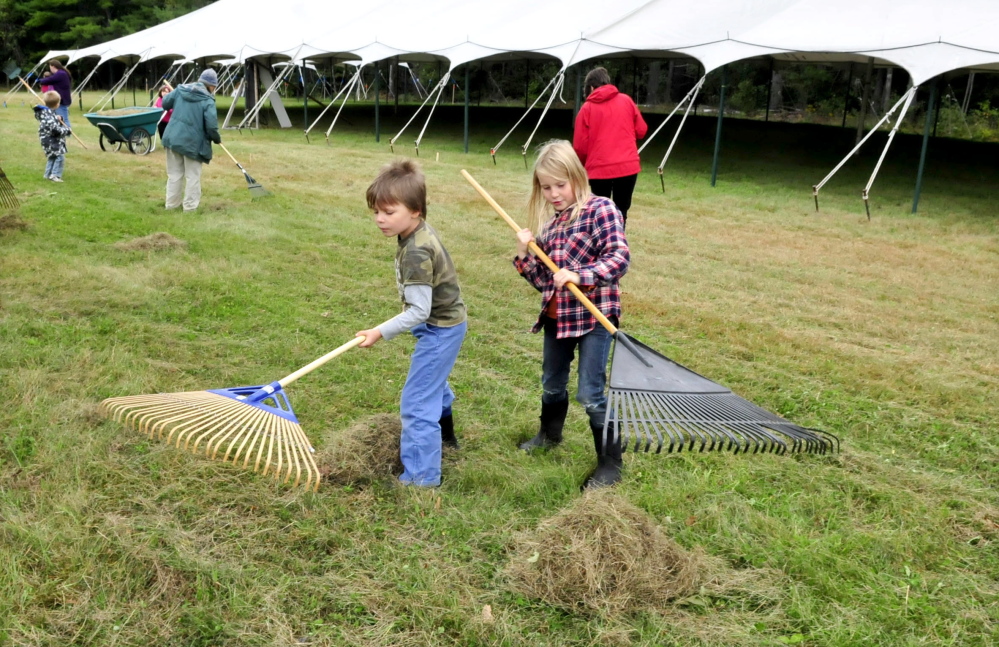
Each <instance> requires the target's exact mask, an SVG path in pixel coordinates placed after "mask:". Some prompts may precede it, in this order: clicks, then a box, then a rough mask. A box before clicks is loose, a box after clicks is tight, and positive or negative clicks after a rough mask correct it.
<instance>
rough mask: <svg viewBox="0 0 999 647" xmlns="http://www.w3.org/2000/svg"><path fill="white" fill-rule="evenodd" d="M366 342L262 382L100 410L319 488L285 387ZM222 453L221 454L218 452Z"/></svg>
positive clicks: (133, 400) (120, 401) (145, 398)
mask: <svg viewBox="0 0 999 647" xmlns="http://www.w3.org/2000/svg"><path fill="white" fill-rule="evenodd" d="M363 341H364V337H355V338H354V339H351V340H350V341H349V342H347V343H346V344H343V345H342V346H340V347H339V348H337V349H335V350H332V351H330V352H329V353H327V354H325V355H323V356H322V357H320V358H319V359H317V360H315V361H314V362H312V363H310V364H308V365H306V366H303V367H302V368H300V369H298V370H297V371H295V372H294V373H292V374H291V375H288V376H287V377H285V378H283V379H281V380H278V381H277V382H272V383H271V384H268V385H261V386H239V387H234V388H228V389H211V390H208V391H189V392H185V393H156V394H151V395H132V396H124V397H118V398H108V399H106V400H104V401H103V402H101V406H100V411H101V413H102V414H104V415H105V416H107V417H109V418H113V419H114V420H116V421H118V422H121V423H123V424H124V425H125V426H127V427H131V428H133V429H136V430H138V431H141V432H143V433H145V434H147V435H148V436H149V437H150V438H153V437H156V438H163V437H164V436H165V437H166V441H167V443H168V444H171V443H172V444H174V445H175V446H176V447H178V448H180V447H181V443H183V449H185V450H186V449H190V450H191V451H192V452H193V453H195V454H198V453H199V452H202V449H203V452H204V455H205V456H207V457H208V458H211V459H213V460H221V461H222V462H223V463H224V462H227V461H231V462H232V464H233V465H236V464H238V463H240V461H242V466H243V467H244V468H249V467H250V464H251V462H252V464H253V471H254V472H257V471H260V469H261V467H262V468H263V475H265V476H266V475H267V474H268V473H269V472H270V471H271V469H272V468H273V473H274V479H275V480H280V479H281V475H282V472H283V473H284V481H283V482H284V483H287V482H288V481H289V480H290V479H291V477H292V474H294V475H295V482H294V484H293V486H294V487H298V485H299V484H300V483H301V481H302V472H303V471H304V472H305V483H304V487H305V489H306V490H308V489H310V488H311V489H312V490H313V491H316V490H318V489H319V468H318V467H317V466H316V462H315V461H314V460H313V458H312V454H313V452H314V451H315V449H313V447H312V444H311V443H310V442H309V439H308V437H307V436H306V435H305V432H304V431H303V430H302V427H301V426H300V425H299V424H298V418H296V417H295V412H294V411H293V410H292V408H291V402H289V401H288V396H286V395H285V393H284V387H286V386H288V385H289V384H291V383H292V382H294V381H295V380H297V379H298V378H300V377H303V376H304V375H307V374H309V373H311V372H312V371H314V370H315V369H317V368H319V367H320V366H322V365H323V364H325V363H326V362H328V361H330V360H331V359H333V358H334V357H336V356H338V355H340V354H342V353H345V352H346V351H348V350H350V349H351V348H353V347H355V346H357V345H358V344H360V343H361V342H363ZM220 453H221V455H220Z"/></svg>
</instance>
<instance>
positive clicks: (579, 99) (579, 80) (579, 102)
mask: <svg viewBox="0 0 999 647" xmlns="http://www.w3.org/2000/svg"><path fill="white" fill-rule="evenodd" d="M582 107H583V66H582V65H579V64H577V65H576V105H575V106H573V108H572V123H573V124H575V123H576V115H578V114H579V109H580V108H582Z"/></svg>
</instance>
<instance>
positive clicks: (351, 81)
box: [305, 68, 360, 141]
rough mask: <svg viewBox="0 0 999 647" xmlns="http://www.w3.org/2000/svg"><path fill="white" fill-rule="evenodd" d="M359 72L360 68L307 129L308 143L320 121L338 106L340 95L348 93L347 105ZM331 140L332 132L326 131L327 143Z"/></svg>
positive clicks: (331, 127)
mask: <svg viewBox="0 0 999 647" xmlns="http://www.w3.org/2000/svg"><path fill="white" fill-rule="evenodd" d="M359 71H360V68H358V70H356V71H355V72H354V76H353V77H351V79H350V81H348V82H347V83H344V84H343V87H341V88H340V90H339V91H338V92H337V93H336V95H335V96H334V97H333V99H332V100H331V101H330V102H329V103H328V104H327V105H326V107H325V108H323V111H322V112H320V113H319V116H318V117H316V120H315V121H313V122H312V124H310V125H309V127H308V128H306V129H305V139H306V141H308V139H309V133H310V132H312V129H313V128H315V127H316V124H318V123H319V122H320V120H322V118H323V117H324V116H325V115H326V113H327V112H328V111H329V109H330V108H332V107H333V106H334V105H335V104H336V100H337V99H339V98H340V95H342V94H344V93H346V95H347V96H345V97H344V102H345V103H346V101H347V97H349V96H350V88H351V87H353V84H354V83H355V82H356V81H357V74H358V72H359ZM339 114H340V111H339V110H338V111H337V115H339ZM333 123H336V119H334V120H333ZM330 130H333V126H330ZM329 138H330V131H329V130H327V131H326V139H327V141H328V140H329Z"/></svg>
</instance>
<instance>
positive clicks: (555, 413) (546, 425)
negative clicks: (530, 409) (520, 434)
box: [520, 398, 569, 452]
mask: <svg viewBox="0 0 999 647" xmlns="http://www.w3.org/2000/svg"><path fill="white" fill-rule="evenodd" d="M568 411H569V400H568V398H567V399H565V400H562V401H561V402H553V403H551V404H546V403H545V402H542V403H541V426H540V428H539V429H538V433H537V434H536V435H535V436H534V438H531V439H530V440H528V441H526V442H523V443H521V444H520V448H521V449H522V450H524V451H525V452H530V451H533V450H535V449H548V448H549V447H555V446H556V445H558V444H559V443H561V442H562V428H563V427H564V426H565V416H566V413H568Z"/></svg>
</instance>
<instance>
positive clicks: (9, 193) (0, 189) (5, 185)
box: [0, 168, 21, 211]
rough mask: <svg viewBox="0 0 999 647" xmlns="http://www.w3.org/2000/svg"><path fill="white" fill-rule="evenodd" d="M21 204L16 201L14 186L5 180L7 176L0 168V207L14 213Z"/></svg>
mask: <svg viewBox="0 0 999 647" xmlns="http://www.w3.org/2000/svg"><path fill="white" fill-rule="evenodd" d="M20 206H21V203H20V202H18V200H17V192H16V191H15V190H14V185H13V184H11V183H10V180H8V179H7V174H6V173H4V172H3V169H2V168H0V207H3V208H4V209H8V210H10V211H15V210H16V209H17V208H18V207H20Z"/></svg>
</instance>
